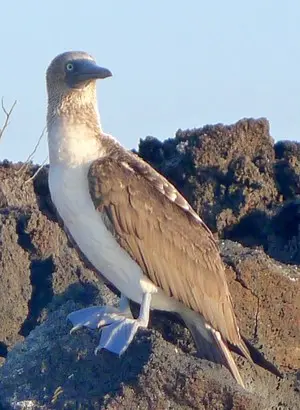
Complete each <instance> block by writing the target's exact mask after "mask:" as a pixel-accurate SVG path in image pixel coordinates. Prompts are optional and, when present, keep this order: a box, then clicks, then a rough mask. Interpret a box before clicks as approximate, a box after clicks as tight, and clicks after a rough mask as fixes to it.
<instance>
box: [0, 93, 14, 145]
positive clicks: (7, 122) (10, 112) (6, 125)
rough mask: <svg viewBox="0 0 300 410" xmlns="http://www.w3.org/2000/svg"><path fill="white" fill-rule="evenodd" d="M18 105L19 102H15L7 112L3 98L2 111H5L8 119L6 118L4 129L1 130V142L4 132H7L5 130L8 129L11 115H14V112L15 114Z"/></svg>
mask: <svg viewBox="0 0 300 410" xmlns="http://www.w3.org/2000/svg"><path fill="white" fill-rule="evenodd" d="M16 104H17V100H15V102H14V103H13V105H12V106H11V107H10V109H9V110H8V111H7V109H6V108H5V106H4V98H3V97H2V98H1V107H2V110H3V112H4V114H5V116H6V118H5V121H4V124H3V127H2V128H0V140H1V138H2V135H3V133H4V131H5V129H6V128H7V127H8V124H9V119H10V116H11V114H12V112H13V109H14V108H15V106H16Z"/></svg>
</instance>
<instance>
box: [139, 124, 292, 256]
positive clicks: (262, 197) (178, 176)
mask: <svg viewBox="0 0 300 410" xmlns="http://www.w3.org/2000/svg"><path fill="white" fill-rule="evenodd" d="M139 155H140V156H141V157H143V158H144V159H145V160H146V161H147V162H149V163H150V164H151V165H153V166H154V167H155V168H156V169H157V170H158V171H159V172H161V173H163V174H164V175H166V176H167V178H168V179H170V181H172V182H173V183H174V185H175V186H176V187H177V188H178V190H179V191H180V192H181V193H183V195H184V196H186V197H187V198H188V199H189V201H190V203H191V204H192V205H193V207H194V209H196V210H197V212H198V213H199V215H200V216H201V217H202V218H203V219H204V221H205V222H206V223H207V224H208V226H209V227H210V229H211V230H212V231H213V232H214V233H216V235H218V237H219V238H224V239H231V240H234V241H238V242H240V243H242V244H243V245H246V246H261V247H262V248H263V249H264V251H265V252H266V253H268V254H269V255H270V256H272V257H273V258H275V259H277V260H279V261H281V262H285V263H299V262H300V259H299V258H300V255H299V230H300V226H299V218H298V217H296V219H294V227H293V228H292V229H290V228H288V229H287V228H284V232H285V233H284V232H283V231H282V230H281V232H279V230H278V228H277V221H278V215H280V217H279V219H282V215H283V214H284V215H285V217H286V218H289V217H288V212H289V211H287V209H289V210H290V209H291V208H288V207H287V208H285V209H286V211H287V212H286V211H285V210H283V209H282V206H283V205H284V206H286V205H287V203H288V202H294V201H296V203H297V201H298V200H299V194H300V179H299V178H300V168H299V167H300V144H299V143H297V142H291V141H281V142H277V143H276V144H275V145H274V143H273V139H272V138H271V136H270V133H269V123H268V121H267V120H266V119H263V118H262V119H258V120H254V119H244V120H241V121H238V122H237V123H236V124H234V125H230V126H224V125H221V124H219V125H215V126H211V125H210V126H205V127H203V128H198V129H192V130H186V131H181V130H179V131H177V134H176V137H175V138H173V139H168V140H165V141H163V142H161V141H158V140H157V139H156V138H153V137H147V138H146V139H145V140H141V141H140V145H139ZM294 211H295V207H294ZM294 214H295V212H294ZM292 219H293V218H292V217H290V218H289V220H290V221H291V222H292ZM289 226H290V224H289Z"/></svg>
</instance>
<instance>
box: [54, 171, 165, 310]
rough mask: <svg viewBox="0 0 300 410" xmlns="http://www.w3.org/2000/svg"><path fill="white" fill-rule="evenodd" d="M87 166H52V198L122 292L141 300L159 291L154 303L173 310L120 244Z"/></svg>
mask: <svg viewBox="0 0 300 410" xmlns="http://www.w3.org/2000/svg"><path fill="white" fill-rule="evenodd" d="M87 169H88V168H87V166H86V165H85V166H80V167H77V168H67V169H66V168H62V167H61V166H56V167H54V168H53V167H50V171H49V187H50V192H51V197H52V200H53V202H54V204H55V206H56V208H57V210H58V212H59V214H60V216H61V218H62V219H63V221H64V224H65V225H66V227H67V228H68V230H69V231H70V234H71V235H72V237H73V239H74V240H75V242H76V243H77V245H78V246H79V248H80V249H81V251H82V252H83V253H84V255H85V256H86V257H87V258H88V260H89V261H90V262H91V263H92V264H93V265H94V266H95V268H96V269H98V270H99V272H101V273H102V275H103V276H104V277H106V278H107V279H108V280H109V281H110V282H111V283H112V284H113V285H114V286H115V287H116V288H117V289H118V290H119V291H120V292H122V293H123V294H124V295H126V296H127V297H128V298H129V299H132V300H133V301H135V302H137V303H141V300H142V295H143V293H145V292H151V293H154V294H155V293H156V292H157V291H158V293H157V294H156V295H155V297H154V300H153V302H155V303H154V305H157V306H153V304H152V306H153V307H155V308H157V309H159V308H161V309H163V310H169V309H168V308H167V307H168V303H167V300H164V299H165V298H166V299H169V298H167V297H166V296H164V294H163V293H162V292H161V290H159V289H158V288H157V287H156V286H155V285H154V284H153V283H152V282H151V281H150V280H149V279H148V278H147V277H146V276H145V275H144V274H143V272H142V270H141V268H140V267H139V265H138V264H137V263H135V262H134V261H133V260H132V259H131V258H130V256H129V255H128V254H127V253H126V252H125V251H124V250H123V249H122V248H121V247H120V246H119V244H118V243H117V241H116V240H115V239H114V237H113V235H112V234H111V233H110V232H109V231H108V230H107V228H106V227H105V225H104V223H103V220H102V218H101V215H100V213H99V212H98V211H96V210H95V207H94V204H93V202H92V200H91V197H90V195H89V192H88V184H87ZM153 296H154V295H153ZM161 299H162V300H161ZM160 300H161V301H160ZM165 305H166V306H165ZM160 306H161V307H160Z"/></svg>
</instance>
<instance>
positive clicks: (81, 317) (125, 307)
mask: <svg viewBox="0 0 300 410" xmlns="http://www.w3.org/2000/svg"><path fill="white" fill-rule="evenodd" d="M120 316H122V317H126V318H132V314H131V310H130V306H129V300H128V299H127V298H126V296H125V295H123V294H121V298H120V301H119V307H115V306H108V305H107V306H90V307H88V308H85V309H80V310H76V311H75V312H72V313H70V314H69V315H68V316H67V319H69V320H70V321H71V322H72V324H73V328H72V329H71V332H70V333H73V332H74V331H75V330H77V329H80V328H81V327H88V328H89V329H98V328H99V327H101V326H105V325H108V324H110V323H112V321H114V318H115V317H120Z"/></svg>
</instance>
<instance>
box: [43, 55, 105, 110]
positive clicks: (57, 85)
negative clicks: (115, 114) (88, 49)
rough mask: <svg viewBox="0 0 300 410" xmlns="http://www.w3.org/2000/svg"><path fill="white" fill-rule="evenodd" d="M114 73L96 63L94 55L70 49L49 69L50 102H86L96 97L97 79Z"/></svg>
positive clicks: (48, 89)
mask: <svg viewBox="0 0 300 410" xmlns="http://www.w3.org/2000/svg"><path fill="white" fill-rule="evenodd" d="M111 76H112V73H111V72H110V71H109V70H108V69H107V68H103V67H100V66H98V65H97V64H96V62H95V60H94V58H93V57H91V56H90V55H89V54H87V53H85V52H81V51H68V52H65V53H62V54H59V55H58V56H57V57H55V58H54V60H52V62H51V63H50V65H49V67H48V69H47V75H46V77H47V91H48V99H49V103H52V104H54V103H55V105H57V104H60V103H63V102H64V101H69V102H70V103H71V102H72V103H74V104H75V103H76V102H78V103H81V104H82V103H84V102H85V101H86V102H88V101H92V100H95V99H96V80H97V79H103V78H107V77H111Z"/></svg>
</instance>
